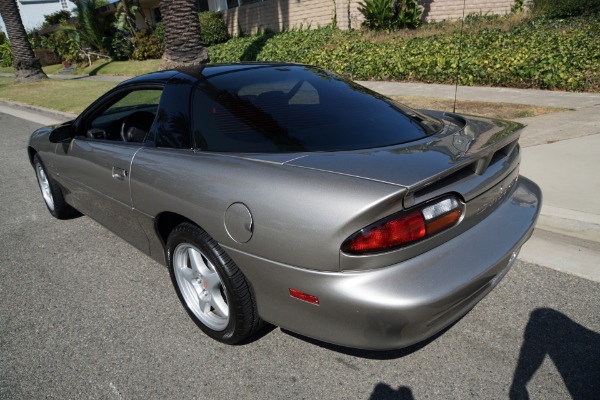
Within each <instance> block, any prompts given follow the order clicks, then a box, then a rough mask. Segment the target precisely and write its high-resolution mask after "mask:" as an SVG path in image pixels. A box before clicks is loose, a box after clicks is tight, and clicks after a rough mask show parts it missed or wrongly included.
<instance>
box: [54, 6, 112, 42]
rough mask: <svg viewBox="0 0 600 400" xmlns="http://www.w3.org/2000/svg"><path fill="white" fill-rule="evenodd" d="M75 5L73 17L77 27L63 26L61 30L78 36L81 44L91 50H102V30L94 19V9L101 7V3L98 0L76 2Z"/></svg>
mask: <svg viewBox="0 0 600 400" xmlns="http://www.w3.org/2000/svg"><path fill="white" fill-rule="evenodd" d="M75 5H76V6H77V8H76V9H75V15H76V17H77V25H78V27H77V28H74V27H68V26H65V27H63V28H61V29H63V30H68V31H71V32H72V33H73V34H74V36H75V35H79V38H80V40H81V42H83V43H85V44H87V45H88V46H90V47H91V48H92V49H93V50H101V49H103V48H104V43H103V42H102V38H103V37H104V29H102V28H101V26H100V24H99V23H98V19H97V18H96V9H97V8H98V7H101V5H103V3H101V2H100V1H98V0H87V1H77V2H76V3H75ZM75 31H76V32H75Z"/></svg>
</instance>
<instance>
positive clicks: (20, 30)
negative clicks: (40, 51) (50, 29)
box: [0, 0, 47, 83]
mask: <svg viewBox="0 0 600 400" xmlns="http://www.w3.org/2000/svg"><path fill="white" fill-rule="evenodd" d="M0 16H1V17H2V20H4V25H6V33H8V39H9V41H10V46H11V48H12V54H13V59H14V64H13V65H14V67H15V83H28V82H35V81H39V80H42V79H44V78H47V76H46V74H45V73H44V71H42V65H41V64H40V60H39V59H38V58H35V55H34V54H33V50H31V45H30V44H29V40H28V39H27V32H25V28H24V27H23V21H22V20H21V14H20V13H19V7H18V6H17V2H16V0H1V1H0Z"/></svg>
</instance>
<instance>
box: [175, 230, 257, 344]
mask: <svg viewBox="0 0 600 400" xmlns="http://www.w3.org/2000/svg"><path fill="white" fill-rule="evenodd" d="M183 243H189V244H191V245H193V246H195V247H197V248H198V249H199V250H200V251H201V252H202V253H204V255H205V256H206V257H207V258H208V259H209V260H210V262H211V263H212V264H213V266H214V267H215V269H216V271H217V273H218V274H219V277H220V278H221V282H222V283H223V286H224V287H225V292H226V296H227V304H228V306H229V322H228V324H227V327H226V328H225V329H223V330H222V331H215V330H213V329H211V328H209V327H207V326H206V325H204V324H203V323H202V321H200V320H199V319H198V317H196V315H195V314H194V313H193V312H192V311H191V310H190V309H189V307H188V305H187V303H186V301H185V299H184V297H183V295H182V293H181V290H180V288H179V284H178V283H177V278H176V277H175V270H174V266H173V253H174V251H175V249H176V248H177V246H178V245H180V244H183ZM166 247H167V261H168V267H169V274H170V276H171V281H172V283H173V287H174V288H175V291H176V292H177V297H179V300H180V301H181V303H182V304H183V306H184V308H185V310H186V311H187V313H188V315H189V316H190V317H191V318H192V320H193V321H194V322H195V323H196V325H198V327H200V329H202V331H203V332H204V333H206V334H207V335H208V336H210V337H211V338H213V339H215V340H218V341H220V342H222V343H227V344H234V343H237V342H238V341H240V340H242V339H244V338H245V337H246V335H245V334H244V332H243V331H244V329H243V327H242V326H240V322H241V321H243V315H240V314H239V313H240V312H241V306H240V302H239V299H238V298H237V296H236V294H235V290H234V288H233V287H232V283H231V276H232V275H233V274H234V273H236V272H237V271H235V270H233V269H234V268H235V269H237V266H235V264H233V262H232V261H231V259H230V258H229V256H227V254H225V253H224V252H223V250H221V248H220V247H219V245H218V244H217V243H216V242H215V241H214V239H212V238H211V237H210V236H209V235H208V234H207V233H206V232H205V231H204V230H202V229H201V228H199V227H197V226H195V225H192V224H188V223H184V224H181V225H179V226H178V227H177V228H175V230H173V232H172V233H171V234H170V235H169V238H168V240H167V246H166Z"/></svg>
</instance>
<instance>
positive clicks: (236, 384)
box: [0, 114, 600, 400]
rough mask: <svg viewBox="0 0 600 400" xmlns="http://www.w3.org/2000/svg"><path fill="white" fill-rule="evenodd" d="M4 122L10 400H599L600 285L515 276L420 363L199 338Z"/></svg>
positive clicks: (423, 352) (2, 215) (145, 270)
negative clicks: (67, 204)
mask: <svg viewBox="0 0 600 400" xmlns="http://www.w3.org/2000/svg"><path fill="white" fill-rule="evenodd" d="M37 126H38V125H36V124H34V123H31V122H28V121H25V120H21V119H18V118H15V117H12V116H9V115H6V114H0V140H1V142H0V143H1V144H2V145H1V146H0V171H1V173H0V335H1V336H0V398H2V399H38V398H61V399H84V398H93V399H136V398H138V399H140V398H141V399H152V398H160V399H164V398H177V399H187V398H197V399H233V398H252V399H263V398H264V399H273V398H288V399H417V400H420V399H458V398H460V399H464V398H476V399H502V398H509V395H510V391H511V387H513V389H514V390H513V395H514V397H513V398H526V395H527V393H528V394H529V396H530V397H531V398H532V399H564V398H570V397H573V398H577V399H585V398H589V399H592V398H600V334H599V332H600V307H599V302H600V301H599V299H600V283H597V282H593V281H588V280H585V279H581V278H578V277H575V276H572V275H567V274H563V273H561V272H558V271H555V270H551V269H547V268H544V267H540V266H537V265H534V264H526V263H523V262H520V261H519V262H517V263H516V265H515V266H514V267H513V269H512V270H511V272H509V274H508V275H507V276H506V278H505V279H504V280H503V281H502V282H501V283H500V285H499V286H498V287H497V288H496V289H495V290H494V291H493V292H492V293H491V294H490V295H489V296H488V297H486V298H485V299H484V300H483V301H482V302H481V303H479V304H478V305H477V306H476V307H475V308H474V309H473V310H472V311H471V312H470V313H469V314H467V315H466V316H465V317H464V318H463V319H461V320H460V321H458V322H457V323H456V324H455V325H454V326H452V327H451V328H450V329H448V330H447V331H445V332H444V333H443V334H441V335H438V336H437V337H436V338H434V339H433V340H430V341H428V342H426V343H423V344H420V345H417V346H414V347H411V348H409V349H404V350H398V351H390V352H367V351H359V350H353V349H346V348H341V347H337V346H332V345H328V344H325V343H320V342H315V341H312V340H310V339H307V338H304V337H299V336H297V335H294V334H291V333H289V332H285V331H282V330H281V329H279V328H271V329H266V330H264V331H263V332H261V334H260V335H258V336H257V337H255V338H253V340H251V341H250V342H248V343H246V344H243V345H239V346H226V345H221V344H218V343H217V342H214V341H212V340H210V339H208V338H207V337H206V336H204V335H203V334H202V332H201V331H200V330H199V329H198V328H197V327H196V325H194V323H193V322H192V321H191V320H190V319H189V318H188V316H187V314H186V313H185V312H184V310H183V308H182V306H181V305H180V304H179V302H178V300H177V298H176V296H175V292H174V290H173V288H172V287H171V282H170V280H169V275H168V272H167V269H166V268H164V267H162V266H160V265H158V264H157V263H155V262H154V261H152V260H151V259H149V258H147V257H146V256H144V255H143V254H141V253H139V252H138V251H137V250H135V249H134V248H133V247H131V246H129V245H128V244H126V243H124V242H123V241H121V240H120V239H118V238H117V237H116V236H115V235H113V234H112V233H110V232H108V231H107V230H105V229H104V228H102V227H101V226H100V225H98V224H97V223H95V222H94V221H92V220H90V219H89V218H87V217H79V218H75V219H71V220H68V221H58V220H55V219H53V218H52V217H51V216H50V214H49V213H48V211H47V210H46V207H45V205H44V203H43V200H42V197H41V195H40V193H39V189H38V187H37V184H36V180H35V175H34V171H33V169H32V168H31V166H30V165H29V163H28V161H27V157H26V151H25V149H26V145H27V140H28V136H29V134H30V133H31V132H32V131H33V130H34V129H35V128H36V127H37ZM457 251H464V252H465V255H466V256H467V255H468V249H457Z"/></svg>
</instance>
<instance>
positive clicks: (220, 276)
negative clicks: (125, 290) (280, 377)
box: [167, 223, 261, 344]
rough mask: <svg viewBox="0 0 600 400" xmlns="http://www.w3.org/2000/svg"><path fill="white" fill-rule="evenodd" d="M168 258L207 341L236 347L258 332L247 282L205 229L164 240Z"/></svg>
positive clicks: (186, 226)
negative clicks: (209, 339) (212, 340)
mask: <svg viewBox="0 0 600 400" xmlns="http://www.w3.org/2000/svg"><path fill="white" fill-rule="evenodd" d="M167 259H168V262H169V272H170V274H171V280H172V282H173V286H174V287H175V291H176V292H177V295H178V297H179V300H180V301H181V303H182V304H183V306H184V307H185V309H186V311H187V312H188V314H189V315H190V316H191V317H192V319H193V320H194V322H196V324H197V325H198V326H199V327H200V329H202V331H204V333H206V334H207V335H208V336H210V337H211V338H213V339H216V340H218V341H220V342H222V343H226V344H234V343H237V342H239V341H241V340H244V339H246V338H247V337H249V336H250V335H252V333H254V332H255V331H256V330H257V329H258V328H259V327H260V323H261V320H260V318H259V317H258V313H257V310H256V302H255V300H254V295H253V293H252V290H251V288H250V285H249V284H248V282H247V281H246V278H245V277H244V275H243V274H242V272H241V271H240V270H239V269H238V267H237V265H236V264H235V263H234V262H233V260H232V259H231V258H229V256H228V255H227V253H225V252H224V251H223V249H221V247H220V246H219V244H218V243H217V242H216V241H215V240H214V239H212V238H211V237H210V236H209V235H208V234H207V233H206V232H205V231H204V230H202V229H201V228H199V227H197V226H195V225H193V224H190V223H183V224H181V225H179V226H177V227H176V228H175V229H174V230H173V232H171V234H170V235H169V239H168V240H167Z"/></svg>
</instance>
